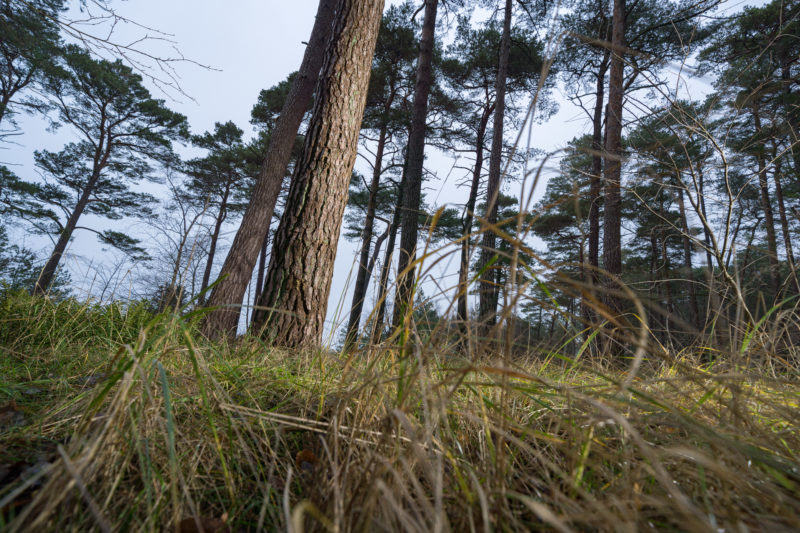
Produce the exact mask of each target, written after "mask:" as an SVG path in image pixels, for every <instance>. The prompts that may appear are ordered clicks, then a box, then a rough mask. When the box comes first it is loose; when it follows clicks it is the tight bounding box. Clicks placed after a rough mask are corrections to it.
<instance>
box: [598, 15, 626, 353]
mask: <svg viewBox="0 0 800 533" xmlns="http://www.w3.org/2000/svg"><path fill="white" fill-rule="evenodd" d="M611 46H612V54H611V71H610V75H609V82H608V108H607V111H606V150H605V152H606V154H605V173H604V184H603V189H604V194H603V209H604V211H603V268H604V269H605V270H606V272H608V274H609V276H608V277H607V278H606V283H605V289H606V291H605V294H604V298H603V299H604V302H605V305H606V306H607V307H608V308H609V311H610V312H611V313H612V315H618V314H620V313H622V310H623V306H622V302H621V301H620V298H619V296H618V295H617V294H615V293H616V292H618V291H619V288H618V287H617V283H616V281H615V278H617V277H618V276H619V275H620V274H621V273H622V196H621V192H620V179H621V177H622V101H623V98H624V96H625V94H624V89H623V74H624V62H623V50H624V46H625V0H614V14H613V20H612V30H611ZM610 346H611V347H612V351H613V352H614V353H615V354H616V353H620V350H619V349H618V348H617V347H616V346H618V345H617V344H615V343H611V344H610Z"/></svg>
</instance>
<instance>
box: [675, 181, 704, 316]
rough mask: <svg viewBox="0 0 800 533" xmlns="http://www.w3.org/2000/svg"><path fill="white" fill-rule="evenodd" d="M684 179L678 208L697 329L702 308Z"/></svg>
mask: <svg viewBox="0 0 800 533" xmlns="http://www.w3.org/2000/svg"><path fill="white" fill-rule="evenodd" d="M682 183H683V181H682V180H679V186H678V209H679V212H680V217H681V232H682V233H683V235H682V236H683V261H684V264H685V267H686V273H685V275H686V281H687V283H688V285H689V320H690V322H691V324H692V326H694V328H695V329H698V330H699V329H700V310H699V307H698V304H697V288H696V287H695V282H694V268H693V266H692V240H691V238H690V237H689V222H688V221H687V219H686V204H685V202H684V199H683V186H682Z"/></svg>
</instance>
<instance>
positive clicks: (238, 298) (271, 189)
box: [202, 0, 343, 338]
mask: <svg viewBox="0 0 800 533" xmlns="http://www.w3.org/2000/svg"><path fill="white" fill-rule="evenodd" d="M342 1H343V0H320V2H319V7H318V8H317V16H316V21H315V22H314V28H313V29H312V30H311V37H310V38H309V41H308V45H307V46H306V51H305V54H304V55H303V62H302V63H301V64H300V70H299V71H298V73H297V76H296V77H295V80H294V82H293V83H292V88H291V90H290V91H289V94H288V96H287V98H286V103H285V104H284V106H283V109H282V110H281V115H280V117H278V120H277V122H276V124H275V130H274V132H273V134H272V139H271V141H270V145H269V149H268V151H267V155H266V158H265V160H264V165H263V166H262V168H261V173H260V174H259V177H258V181H257V182H256V186H255V189H254V190H253V195H252V197H251V198H250V204H249V205H248V207H247V211H245V214H244V217H243V218H242V224H241V226H240V227H239V231H237V232H236V237H235V238H234V240H233V244H232V245H231V249H230V251H229V252H228V257H227V258H226V259H225V263H224V264H223V265H222V270H221V271H220V275H219V277H220V278H222V279H221V280H220V282H219V283H218V284H217V286H216V287H214V290H213V291H212V293H211V297H210V298H209V300H208V302H207V305H208V306H210V307H217V309H214V310H212V311H211V312H209V314H208V315H206V318H205V320H204V322H203V326H202V331H203V334H205V335H206V336H207V337H210V338H216V337H219V336H221V335H235V334H236V326H237V324H238V322H239V313H240V311H241V308H240V305H241V303H242V301H243V300H244V295H245V292H246V291H247V284H248V283H249V282H250V278H251V276H252V274H253V268H255V266H256V261H257V260H258V253H259V250H260V249H261V246H262V244H263V243H264V239H265V238H266V235H267V233H268V232H269V226H270V221H271V220H272V214H273V212H274V210H275V203H276V202H277V200H278V195H279V194H280V190H281V184H282V183H283V177H284V175H285V173H286V167H287V166H288V165H289V159H290V158H291V154H292V147H293V146H294V142H295V139H296V137H297V130H298V129H299V128H300V123H301V122H302V120H303V115H304V114H305V112H306V110H307V109H308V107H309V104H310V103H311V97H312V95H313V93H314V86H315V85H316V83H317V80H318V78H319V72H320V68H321V67H322V61H323V59H324V55H325V48H326V44H327V42H328V40H329V37H330V34H331V27H332V22H333V19H334V15H335V13H336V10H337V8H338V6H339V4H340V3H341V2H342Z"/></svg>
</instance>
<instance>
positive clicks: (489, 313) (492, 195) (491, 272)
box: [478, 0, 513, 337]
mask: <svg viewBox="0 0 800 533" xmlns="http://www.w3.org/2000/svg"><path fill="white" fill-rule="evenodd" d="M512 5H513V4H512V2H511V0H506V8H505V16H504V17H503V36H502V39H501V41H500V54H499V59H498V63H497V79H496V80H495V105H494V123H493V125H492V129H493V131H492V153H491V156H490V158H489V181H488V183H487V186H486V221H487V222H488V224H490V225H491V224H496V223H497V203H498V197H499V195H500V171H501V168H500V165H501V163H502V160H503V159H502V157H503V121H504V119H505V112H506V75H507V73H508V55H509V51H510V49H511V15H512V12H511V11H512ZM496 240H497V239H496V236H495V233H494V230H492V229H487V230H486V231H484V232H483V242H482V248H481V255H480V263H479V264H480V269H481V270H483V274H482V275H481V282H480V284H479V285H478V287H479V291H478V295H479V302H478V306H479V315H478V316H479V320H480V322H481V326H482V330H483V331H482V332H481V336H482V337H488V336H489V332H490V330H491V327H492V326H493V325H494V324H495V323H496V322H497V300H498V296H499V294H500V291H499V287H498V279H499V277H498V275H497V267H491V268H487V266H488V265H489V262H490V261H491V259H492V257H493V256H494V255H495V253H496V252H495V244H496Z"/></svg>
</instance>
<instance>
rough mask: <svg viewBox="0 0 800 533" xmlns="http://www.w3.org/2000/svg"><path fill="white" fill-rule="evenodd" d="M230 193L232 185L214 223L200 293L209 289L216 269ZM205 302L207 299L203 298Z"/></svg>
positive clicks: (226, 192)
mask: <svg viewBox="0 0 800 533" xmlns="http://www.w3.org/2000/svg"><path fill="white" fill-rule="evenodd" d="M229 193H230V184H228V185H227V186H226V187H225V192H224V193H223V195H222V202H221V203H220V206H219V212H218V213H217V220H216V221H215V222H214V231H213V232H212V233H211V243H210V244H209V245H208V260H206V268H205V271H204V272H203V281H202V282H201V283H200V293H201V294H202V293H203V291H205V290H206V288H208V282H209V281H210V280H211V270H212V269H213V268H214V256H215V255H216V253H217V241H218V240H219V234H220V232H221V231H222V224H223V223H224V222H225V219H226V218H227V217H228V194H229ZM202 298H203V300H206V299H207V298H205V297H202Z"/></svg>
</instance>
